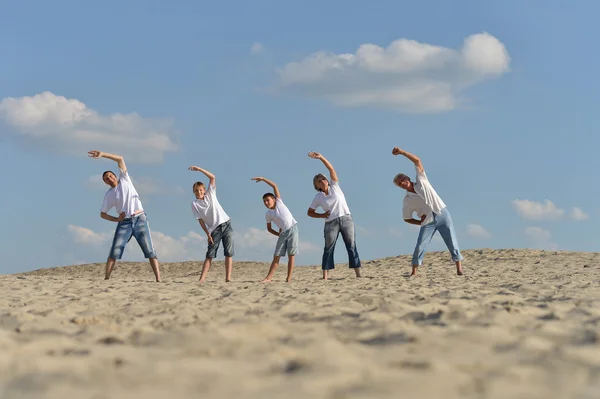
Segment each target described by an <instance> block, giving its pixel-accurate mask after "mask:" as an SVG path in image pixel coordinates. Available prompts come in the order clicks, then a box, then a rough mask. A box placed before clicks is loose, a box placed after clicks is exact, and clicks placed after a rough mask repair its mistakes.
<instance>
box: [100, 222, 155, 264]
mask: <svg viewBox="0 0 600 399" xmlns="http://www.w3.org/2000/svg"><path fill="white" fill-rule="evenodd" d="M131 237H135V239H136V240H137V242H138V244H139V245H140V248H142V252H143V253H144V257H146V259H148V258H156V252H155V251H154V247H153V246H152V236H151V235H150V225H149V224H148V218H147V217H146V214H145V213H140V214H139V215H136V216H133V217H130V218H127V219H123V220H121V221H120V222H119V223H117V228H116V229H115V236H114V237H113V242H112V246H111V248H110V252H109V254H108V257H109V258H111V259H121V257H122V256H123V251H124V250H125V245H127V243H128V242H129V240H131Z"/></svg>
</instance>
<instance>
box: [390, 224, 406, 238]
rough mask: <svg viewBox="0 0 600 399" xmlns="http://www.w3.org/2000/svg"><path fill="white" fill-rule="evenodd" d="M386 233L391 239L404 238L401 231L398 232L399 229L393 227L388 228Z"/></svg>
mask: <svg viewBox="0 0 600 399" xmlns="http://www.w3.org/2000/svg"><path fill="white" fill-rule="evenodd" d="M388 233H390V235H391V236H392V237H397V238H400V237H403V236H404V234H403V233H402V231H400V230H399V229H397V228H395V227H390V228H389V229H388Z"/></svg>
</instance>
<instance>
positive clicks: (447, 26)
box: [0, 0, 600, 273]
mask: <svg viewBox="0 0 600 399" xmlns="http://www.w3.org/2000/svg"><path fill="white" fill-rule="evenodd" d="M484 3H485V4H484ZM598 11H600V5H599V4H597V3H596V2H592V1H581V2H577V3H576V4H568V5H567V3H565V2H558V1H528V2H523V1H516V0H515V1H512V0H508V1H502V2H500V1H496V2H491V1H490V2H481V1H460V2H447V1H442V0H440V1H421V2H404V1H378V2H375V3H371V2H369V3H367V2H360V3H359V2H348V1H344V2H342V1H329V2H326V3H324V2H316V1H305V2H302V3H298V2H296V3H293V4H290V3H289V2H280V1H279V2H278V1H254V2H220V3H217V2H211V3H208V2H194V1H170V2H166V1H164V2H159V1H133V0H132V1H128V2H117V1H110V0H107V1H103V2H96V3H91V2H79V1H60V0H59V1H54V2H51V3H49V2H45V1H22V2H9V3H7V4H4V5H3V7H2V13H1V14H0V37H2V39H1V40H0V54H2V62H1V63H0V156H1V159H2V169H3V170H4V171H5V173H4V174H3V176H4V190H3V195H2V196H1V197H0V205H1V206H0V209H2V221H3V223H2V229H1V230H0V234H1V237H0V238H1V239H0V246H1V249H2V252H3V254H4V260H3V262H2V263H1V265H0V272H1V273H11V272H17V271H25V270H31V269H37V268H42V267H49V266H56V265H68V264H74V263H81V262H104V261H105V259H106V255H107V253H108V250H109V245H110V239H111V237H112V233H113V231H114V228H115V224H113V223H110V222H107V221H104V220H102V219H100V217H99V209H100V206H101V203H102V198H103V194H104V192H105V187H103V186H102V182H101V181H100V177H99V175H100V174H101V173H102V172H103V171H104V170H106V169H113V170H114V169H115V167H116V166H115V165H114V164H113V163H112V162H111V161H109V160H91V159H88V158H87V157H86V151H87V150H88V149H99V150H101V151H106V152H114V153H120V154H122V155H123V156H124V157H125V160H126V162H127V164H128V167H129V171H130V175H131V176H132V177H133V179H134V182H136V187H138V190H139V191H140V193H141V195H142V202H143V204H144V208H145V210H146V212H147V213H148V217H149V220H150V224H151V228H152V230H153V234H154V236H153V237H154V241H155V245H156V247H157V250H158V254H159V259H160V260H162V261H172V260H183V259H192V260H194V259H195V260H199V261H200V260H201V259H203V257H204V253H205V251H206V241H205V239H204V237H203V234H202V231H201V229H200V226H199V225H198V223H197V222H196V221H195V220H194V218H193V216H192V212H191V209H190V201H191V200H192V199H193V194H192V190H191V186H192V183H193V182H194V181H195V180H197V179H200V180H206V179H204V178H202V175H200V174H197V173H196V174H195V173H193V172H189V171H187V167H188V166H190V165H193V164H194V165H198V166H201V167H204V168H206V169H208V170H210V171H212V172H213V173H215V174H216V175H217V181H218V183H217V187H218V196H219V199H220V201H221V203H222V205H223V206H224V208H225V210H226V211H227V212H228V213H229V215H230V216H231V217H232V219H233V225H234V229H235V230H236V232H237V233H236V234H237V237H236V252H237V255H238V256H236V258H237V259H238V260H262V261H268V260H270V258H271V254H272V251H273V245H274V238H272V237H269V236H268V233H266V229H265V224H264V212H265V208H264V205H263V204H262V201H261V196H262V194H263V193H264V192H265V191H266V188H267V187H266V186H265V185H260V184H257V183H254V182H252V181H250V178H251V177H253V176H255V175H262V176H265V177H267V178H270V179H272V180H274V181H276V182H277V183H278V184H279V187H280V190H281V192H282V195H283V198H284V200H285V201H286V203H287V205H288V207H289V208H290V210H291V211H292V213H293V214H294V216H295V217H296V219H297V220H298V222H299V229H300V235H301V240H302V241H303V244H302V245H303V246H302V252H301V254H300V255H299V256H298V259H297V262H298V264H318V263H320V257H321V250H322V246H323V233H322V228H323V222H322V221H321V220H316V219H310V218H308V217H307V216H306V209H307V208H308V206H309V205H310V203H311V201H312V199H313V197H314V195H315V191H314V190H313V188H312V184H311V181H312V176H313V175H314V174H316V173H319V172H324V171H325V169H324V168H323V167H322V166H321V165H320V163H319V162H318V161H316V160H312V159H309V158H308V157H307V155H306V154H307V153H308V152H309V151H311V150H314V151H319V152H321V153H323V154H324V155H325V156H326V157H327V158H328V159H329V160H330V161H331V162H332V163H333V164H334V166H335V167H336V169H337V171H338V174H339V176H340V184H341V186H342V188H343V190H344V192H345V194H346V197H347V199H348V203H349V206H350V209H351V211H352V213H353V215H354V220H355V223H356V225H357V226H359V227H358V234H357V244H358V249H359V253H360V255H361V257H362V258H363V259H364V260H369V259H376V258H381V257H386V256H395V255H399V254H408V253H411V252H412V249H413V246H414V243H415V240H416V234H417V231H416V230H415V228H414V227H411V226H409V225H407V224H406V223H404V222H403V221H402V218H401V205H402V198H403V195H404V193H403V191H402V190H400V189H398V188H396V187H394V186H393V185H392V177H393V176H394V175H395V174H396V173H398V172H406V171H408V172H410V174H414V171H413V168H412V166H411V164H410V163H409V162H408V161H407V160H405V159H401V158H399V157H393V156H391V149H392V148H393V147H394V146H396V145H398V146H401V147H403V148H405V149H406V150H408V151H411V152H414V153H415V154H417V155H419V156H420V157H421V158H422V160H423V163H424V166H425V169H426V171H427V173H428V176H429V178H430V181H431V182H432V183H433V185H434V187H435V188H436V189H437V191H438V193H439V194H440V195H441V197H442V199H443V200H444V201H445V202H446V204H447V205H448V207H449V209H450V211H451V213H452V216H453V219H454V222H455V227H456V229H457V231H458V234H459V244H460V246H461V248H463V249H467V248H480V247H492V248H508V247H511V248H522V247H530V248H557V249H566V250H578V251H596V250H597V248H598V243H599V242H600V232H598V229H597V221H598V218H599V217H600V212H599V210H600V206H599V204H598V203H597V200H596V199H597V198H598V197H599V196H600V188H598V184H596V171H597V170H598V167H599V166H600V165H599V164H600V160H599V157H598V156H597V147H598V144H600V142H599V139H598V136H597V134H595V129H596V124H595V118H594V117H593V113H594V110H595V109H597V108H598V105H599V102H600V101H599V100H600V94H598V93H600V82H599V81H598V80H597V79H595V78H594V76H596V74H597V71H598V69H599V67H600V57H599V56H598V54H597V52H596V51H594V50H593V49H594V48H596V43H595V42H594V39H593V38H594V37H599V36H600V28H598V27H597V24H596V23H595V22H596V21H595V16H596V15H597V14H598ZM394 43H395V45H394ZM388 46H389V47H388ZM548 201H549V202H548ZM443 248H444V247H443V245H440V242H434V243H432V245H431V249H443ZM221 257H222V256H221V254H220V257H219V259H221ZM125 259H127V260H141V259H142V257H141V251H140V250H139V247H137V244H135V242H131V243H130V245H129V246H128V247H127V250H126V256H125ZM346 259H347V257H346V254H345V252H344V250H343V245H342V242H341V240H340V243H339V245H338V250H337V251H336V261H337V262H345V261H346ZM199 267H200V265H199ZM465 267H466V268H468V265H465Z"/></svg>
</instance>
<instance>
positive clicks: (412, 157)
mask: <svg viewBox="0 0 600 399" xmlns="http://www.w3.org/2000/svg"><path fill="white" fill-rule="evenodd" d="M392 154H393V155H404V156H405V157H406V158H408V159H410V160H411V161H412V162H413V163H414V164H415V166H416V167H417V169H418V170H419V171H421V172H423V164H422V163H421V158H419V157H418V156H416V155H415V154H411V153H410V152H408V151H404V150H403V149H402V148H400V147H394V149H393V150H392Z"/></svg>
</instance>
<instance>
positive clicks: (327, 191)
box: [308, 152, 361, 280]
mask: <svg viewBox="0 0 600 399" xmlns="http://www.w3.org/2000/svg"><path fill="white" fill-rule="evenodd" d="M308 156H309V157H311V158H313V159H319V160H320V161H321V162H323V164H324V165H325V167H326V168H327V170H328V171H329V177H330V178H331V183H329V180H327V177H325V176H324V175H323V174H321V173H319V174H317V175H315V177H314V178H313V186H314V188H315V190H317V191H318V192H319V193H318V194H317V195H316V196H315V198H314V199H313V202H312V204H311V205H310V207H309V208H308V216H310V217H313V218H320V219H325V226H324V230H325V250H324V252H323V260H322V263H321V268H322V269H323V279H325V280H327V277H328V274H327V273H328V271H329V270H332V269H334V268H335V263H334V259H333V253H334V251H335V244H336V242H337V239H338V237H339V235H340V233H341V234H342V239H343V240H344V244H345V245H346V250H347V251H348V266H349V267H350V268H351V269H354V272H355V273H356V277H360V266H361V264H360V258H359V256H358V250H357V248H356V234H355V230H354V221H353V220H352V216H351V215H350V209H349V208H348V204H347V203H346V197H345V196H344V192H343V191H342V189H341V188H340V182H339V179H338V175H337V173H336V171H335V169H334V168H333V166H332V165H331V163H330V162H329V161H328V160H327V159H325V157H324V156H323V155H321V154H319V153H318V152H309V153H308ZM318 207H321V209H323V211H324V212H323V213H317V212H316V209H317V208H318Z"/></svg>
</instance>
